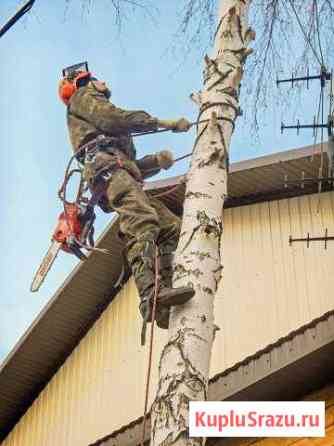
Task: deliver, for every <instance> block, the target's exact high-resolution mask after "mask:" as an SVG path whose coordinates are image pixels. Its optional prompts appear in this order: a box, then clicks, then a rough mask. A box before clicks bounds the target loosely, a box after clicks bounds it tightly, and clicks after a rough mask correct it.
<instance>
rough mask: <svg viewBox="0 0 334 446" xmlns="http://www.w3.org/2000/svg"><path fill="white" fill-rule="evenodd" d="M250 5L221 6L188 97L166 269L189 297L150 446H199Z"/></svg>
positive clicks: (163, 364)
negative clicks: (188, 289)
mask: <svg viewBox="0 0 334 446" xmlns="http://www.w3.org/2000/svg"><path fill="white" fill-rule="evenodd" d="M250 3H251V0H221V5H220V11H219V18H220V21H219V26H218V31H217V34H216V41H215V48H214V54H213V58H212V59H210V58H209V57H207V56H206V57H205V70H204V88H203V91H202V92H199V93H196V94H193V95H192V99H193V100H194V101H195V102H196V104H198V106H199V110H200V111H199V117H198V121H202V120H206V121H207V122H205V123H202V124H199V125H198V129H197V138H196V141H195V144H194V151H193V156H192V160H191V166H190V170H189V173H188V175H187V187H186V196H185V203H184V215H183V222H182V230H181V236H180V241H179V245H178V249H177V253H176V258H175V264H174V277H173V283H174V285H173V286H174V287H179V286H184V285H187V284H191V286H193V287H194V289H195V291H196V294H195V297H194V298H193V299H192V300H191V301H189V302H188V303H187V304H186V305H183V306H182V307H174V308H173V310H172V313H171V318H170V328H169V340H168V343H167V344H166V345H165V347H164V348H163V351H162V354H161V358H160V363H159V382H158V389H157V395H156V398H155V401H154V403H153V405H152V409H151V429H152V431H151V446H157V445H159V446H162V445H163V446H168V445H177V446H179V445H200V444H204V442H205V440H204V439H203V438H192V439H190V438H189V437H188V409H189V401H193V400H206V399H207V391H208V380H209V369H210V357H211V350H212V344H213V340H214V334H215V329H216V328H215V325H214V311H213V309H214V308H213V307H214V296H215V293H216V291H217V288H218V284H219V281H220V278H221V271H222V261H221V246H220V245H221V237H222V232H223V206H224V200H225V197H226V194H227V173H228V150H229V146H230V141H231V136H232V133H233V130H234V125H235V121H236V118H237V117H238V115H239V102H238V100H239V90H240V81H241V78H242V75H243V67H244V64H245V61H246V59H247V56H248V55H249V54H250V53H251V52H252V50H251V49H249V48H248V45H249V43H250V42H251V40H253V39H254V38H255V34H254V32H253V31H252V30H251V29H250V28H249V27H248V9H249V6H250Z"/></svg>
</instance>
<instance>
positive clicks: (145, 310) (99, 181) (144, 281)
mask: <svg viewBox="0 0 334 446" xmlns="http://www.w3.org/2000/svg"><path fill="white" fill-rule="evenodd" d="M86 66H87V65H86ZM70 68H71V67H70ZM74 68H75V69H73V70H72V71H71V70H69V72H66V75H65V76H64V78H63V79H62V81H61V82H60V85H59V94H60V97H61V99H62V100H63V101H64V102H65V104H66V105H67V124H68V129H69V133H70V139H71V143H72V146H73V149H74V151H75V153H77V158H78V160H79V161H80V162H81V163H83V164H84V175H85V179H86V180H87V181H88V183H89V185H90V188H91V190H92V191H93V192H94V191H96V190H101V185H103V186H102V187H103V194H102V195H101V197H100V199H99V205H100V207H101V208H102V209H103V210H104V211H105V212H111V211H116V212H117V213H118V214H119V224H120V234H121V236H122V237H123V238H124V241H125V244H126V253H127V259H128V263H129V265H130V267H131V270H132V273H133V276H134V279H135V282H136V285H137V288H138V292H139V296H140V306H139V308H140V311H141V314H142V316H143V317H144V320H146V321H151V318H152V315H151V311H152V297H153V295H154V283H155V273H156V272H155V253H156V246H158V247H159V251H160V259H161V263H160V264H161V279H162V280H161V285H160V288H159V293H158V299H157V314H156V321H157V324H158V326H160V327H161V328H168V322H169V308H170V307H171V306H173V305H180V304H184V303H185V302H187V301H188V300H189V299H191V298H192V297H193V295H194V291H193V289H192V288H188V287H183V288H172V287H171V275H172V269H171V258H172V253H173V251H174V250H175V249H176V246H177V242H178V237H179V231H180V221H179V218H178V217H177V216H176V215H174V214H173V213H172V212H171V211H170V210H169V209H168V208H167V207H166V206H165V205H164V204H163V203H162V202H161V201H160V200H158V199H154V198H149V197H148V196H147V195H146V193H145V192H144V191H143V187H142V186H143V179H144V178H147V177H149V176H152V175H154V174H156V173H158V172H159V171H160V170H161V169H168V168H169V167H171V166H172V165H173V155H172V153H171V152H169V151H166V150H165V151H162V152H159V153H157V154H154V155H148V156H145V157H144V158H141V159H139V160H137V159H136V150H135V147H134V144H133V140H132V137H131V136H130V134H131V133H132V132H143V131H152V130H157V129H158V128H167V129H171V130H173V131H175V132H182V131H187V130H189V128H190V124H189V122H188V121H187V120H186V119H184V118H182V119H180V120H178V121H161V120H158V119H156V118H153V117H152V116H150V115H149V114H148V113H146V112H144V111H126V110H123V109H121V108H117V107H115V106H114V105H113V104H112V103H111V102H110V101H109V98H110V90H109V89H108V87H107V86H106V84H105V83H104V82H101V81H98V80H97V79H95V78H92V77H91V74H90V73H89V72H88V68H87V70H85V69H84V70H80V69H78V66H74ZM63 73H64V72H63Z"/></svg>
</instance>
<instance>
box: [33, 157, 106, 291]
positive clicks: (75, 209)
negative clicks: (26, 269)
mask: <svg viewBox="0 0 334 446" xmlns="http://www.w3.org/2000/svg"><path fill="white" fill-rule="evenodd" d="M74 159H75V155H74V156H72V158H71V159H70V161H69V164H68V166H67V169H66V172H65V179H64V181H63V184H62V186H61V188H60V190H59V192H58V197H59V199H60V200H61V201H62V202H63V207H64V209H63V212H62V213H61V214H60V216H59V217H58V223H57V226H56V229H55V230H54V232H53V235H52V237H51V246H50V248H49V249H48V251H47V253H46V255H45V256H44V258H43V260H42V263H41V264H40V267H39V268H38V270H37V272H36V274H35V277H34V279H33V281H32V284H31V287H30V291H32V292H36V291H38V290H39V289H40V287H41V285H42V283H43V282H44V280H45V277H46V276H47V274H48V272H49V271H50V268H51V266H52V265H53V263H54V261H55V260H56V257H57V255H58V253H59V251H64V252H66V253H69V254H73V255H75V256H76V257H77V258H78V259H79V260H81V261H84V260H86V259H87V255H86V254H85V253H84V252H83V249H85V250H86V251H88V252H90V251H97V252H101V253H103V254H107V255H109V254H110V253H109V251H108V250H106V249H101V248H95V246H94V222H95V219H96V215H95V212H94V207H95V205H96V204H97V203H98V201H99V199H100V198H101V196H102V194H103V192H104V188H103V187H102V188H101V190H99V191H97V192H96V193H94V194H93V195H92V197H91V198H90V199H88V198H87V197H84V196H83V195H84V192H85V190H86V189H85V187H84V186H85V181H84V180H83V176H82V171H81V170H80V169H72V170H70V166H71V163H72V162H73V160H74ZM76 173H79V174H80V184H79V189H78V192H77V197H76V200H75V202H69V201H67V199H66V189H67V185H68V183H69V180H70V178H71V177H72V176H73V174H76Z"/></svg>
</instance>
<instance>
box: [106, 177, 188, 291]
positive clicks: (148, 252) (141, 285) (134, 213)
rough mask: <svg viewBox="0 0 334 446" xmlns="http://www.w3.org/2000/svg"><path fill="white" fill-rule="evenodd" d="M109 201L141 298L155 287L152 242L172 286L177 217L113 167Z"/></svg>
mask: <svg viewBox="0 0 334 446" xmlns="http://www.w3.org/2000/svg"><path fill="white" fill-rule="evenodd" d="M106 196H107V199H108V205H109V206H110V207H111V208H112V209H113V210H114V211H116V212H117V213H118V214H119V224H120V231H121V234H122V236H123V237H124V239H125V242H126V252H127V259H128V262H129V265H130V267H131V270H132V273H133V276H134V279H135V282H136V285H137V288H138V292H139V295H140V298H141V299H143V298H144V297H146V296H147V293H150V291H151V290H152V289H153V287H154V280H155V268H154V261H155V246H156V245H158V247H159V252H160V259H161V261H160V262H161V263H160V264H161V270H160V274H161V278H162V281H163V282H164V284H165V285H166V286H171V275H172V270H171V256H172V253H173V251H175V249H176V246H177V242H178V239H179V233H180V219H179V217H177V216H176V215H175V214H174V213H173V212H171V211H170V210H169V209H168V208H167V207H166V206H165V205H164V204H163V203H162V202H161V201H160V200H158V199H155V198H150V197H148V196H147V194H146V193H145V192H144V191H143V189H142V186H141V184H140V183H139V182H138V181H136V180H135V179H134V178H133V177H132V176H131V175H130V174H129V173H128V172H127V171H126V170H125V169H118V170H116V171H115V172H114V173H113V175H112V178H111V180H110V182H109V184H108V187H107V190H106Z"/></svg>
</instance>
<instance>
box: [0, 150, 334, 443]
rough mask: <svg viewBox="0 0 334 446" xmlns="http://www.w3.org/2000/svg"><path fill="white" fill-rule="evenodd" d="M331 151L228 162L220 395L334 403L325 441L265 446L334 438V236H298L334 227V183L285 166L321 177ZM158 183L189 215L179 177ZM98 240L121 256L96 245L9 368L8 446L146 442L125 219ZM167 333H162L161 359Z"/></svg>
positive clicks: (5, 403)
mask: <svg viewBox="0 0 334 446" xmlns="http://www.w3.org/2000/svg"><path fill="white" fill-rule="evenodd" d="M321 158H322V156H321V153H320V147H318V146H317V147H315V148H313V147H306V148H303V149H297V150H291V151H288V152H282V153H277V154H274V155H270V156H265V157H261V158H257V159H253V160H248V161H243V162H239V163H235V164H233V165H232V166H231V169H230V174H229V199H228V201H227V202H226V206H225V210H224V222H225V223H224V224H225V231H224V240H223V259H224V276H223V287H222V288H221V289H220V290H219V292H218V294H217V298H216V303H215V314H216V323H217V325H218V326H220V327H221V330H220V331H219V332H218V333H217V335H216V340H215V344H214V351H213V355H212V366H211V381H210V388H209V398H210V399H212V400H223V399H235V400H248V399H251V400H298V399H305V398H306V399H320V400H321V399H325V400H326V403H327V415H326V424H327V435H326V438H321V439H299V440H296V439H285V440H280V439H276V440H275V441H274V440H272V439H263V440H261V441H258V442H257V443H261V446H265V444H269V443H272V442H273V443H275V444H276V443H279V444H281V443H282V444H284V446H288V445H290V444H292V443H299V445H300V446H305V445H306V444H310V445H311V443H312V444H315V445H319V446H320V445H326V446H327V445H328V446H329V445H334V299H333V289H334V274H333V272H332V268H333V264H334V243H333V242H332V241H331V240H327V242H326V243H325V241H323V240H322V241H316V242H309V243H308V244H307V242H293V243H290V242H289V240H290V236H291V237H292V238H304V237H307V233H309V236H310V237H312V236H317V237H318V236H323V235H324V234H325V233H326V230H327V234H328V236H332V235H333V234H334V218H333V217H334V192H333V191H331V186H330V185H329V184H327V183H324V184H323V191H322V193H321V194H318V193H317V190H318V184H317V183H309V182H305V184H304V187H301V186H300V185H297V184H295V185H294V186H291V185H289V186H288V187H286V184H285V179H286V175H288V180H289V181H290V180H300V178H301V176H302V172H304V175H305V177H306V178H314V177H317V176H318V172H319V166H320V164H321ZM323 161H324V163H325V165H326V164H327V156H326V153H325V154H324V157H323ZM148 190H149V192H150V193H151V194H156V193H159V194H160V193H161V192H163V193H164V195H163V198H162V199H163V200H164V201H165V202H166V203H167V204H168V205H169V206H170V207H171V208H172V209H173V210H175V211H176V212H181V210H182V200H183V195H184V185H183V183H182V178H181V177H177V178H172V179H169V180H164V181H158V182H153V183H150V184H149V185H148ZM308 245H309V246H308ZM99 246H100V247H104V248H108V249H110V250H111V251H112V252H113V253H114V256H113V257H112V258H109V257H106V256H102V255H99V254H96V253H92V255H91V256H90V257H89V259H88V260H87V261H86V262H84V263H81V264H80V265H79V266H78V267H77V268H76V269H75V270H74V272H73V273H72V274H71V275H70V277H69V278H68V279H67V280H66V281H65V283H64V284H63V285H62V287H61V288H60V289H59V290H58V292H57V293H56V295H55V296H54V297H53V299H52V300H51V301H50V303H49V304H48V305H47V306H46V308H45V309H44V310H43V311H42V312H41V314H40V315H39V316H38V318H37V319H36V320H35V321H34V323H33V324H32V326H31V327H30V329H29V330H28V331H27V333H26V334H25V335H24V336H23V337H22V339H21V340H20V341H19V343H18V344H17V345H16V347H15V348H14V350H13V351H12V352H11V354H10V355H9V356H8V357H7V359H6V360H5V361H4V363H3V364H2V366H1V368H0V389H1V398H0V431H1V439H2V445H3V446H55V445H57V446H59V445H62V446H67V445H71V446H72V445H78V446H88V445H90V446H92V445H95V446H97V445H101V446H118V445H120V446H135V445H137V444H139V443H140V440H141V438H140V435H141V416H142V412H143V401H144V386H145V375H146V368H147V353H148V352H147V348H145V349H143V348H142V347H141V346H140V329H141V320H140V316H139V313H138V310H137V307H138V300H137V299H138V298H137V295H136V289H135V286H134V283H133V281H132V279H131V278H130V279H129V280H127V281H126V283H125V285H124V286H122V287H121V288H120V289H119V288H115V287H114V284H115V282H116V280H117V278H118V276H119V274H120V272H121V268H122V262H121V260H120V259H121V248H122V247H121V244H120V242H119V240H118V239H117V221H114V222H112V223H111V224H110V226H109V227H108V228H107V229H106V231H105V232H104V234H103V235H102V237H101V238H100V241H99ZM165 336H166V333H165V332H163V331H160V330H159V329H157V337H156V345H155V348H154V358H158V355H159V349H160V347H161V345H162V344H163V342H164V340H165ZM156 372H157V370H156V368H154V367H153V382H152V386H151V395H150V398H151V400H152V397H153V395H154V386H155V383H156V379H157V375H156ZM254 442H256V441H254V439H253V440H252V443H254ZM209 443H210V444H212V445H213V444H215V443H217V444H218V443H219V444H220V443H221V444H223V443H233V445H234V444H235V445H236V444H245V445H246V444H249V443H250V441H249V440H246V439H243V440H241V439H239V440H237V439H233V440H220V441H218V439H216V440H215V439H211V440H210V441H209ZM299 445H298V446H299Z"/></svg>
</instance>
